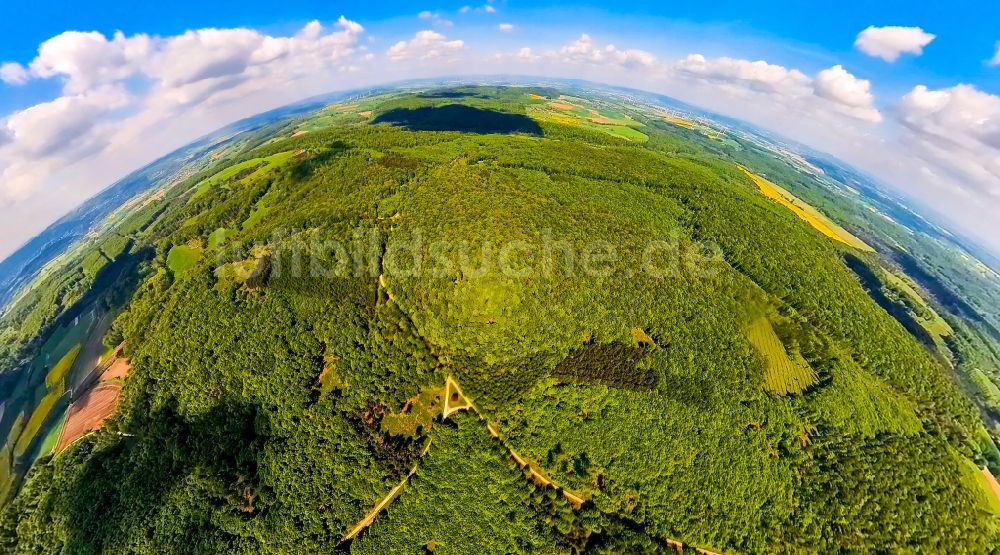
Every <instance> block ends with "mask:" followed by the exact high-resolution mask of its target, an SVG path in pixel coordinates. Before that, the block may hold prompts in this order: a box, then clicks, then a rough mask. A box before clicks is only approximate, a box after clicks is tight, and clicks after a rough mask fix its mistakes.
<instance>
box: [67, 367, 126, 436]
mask: <svg viewBox="0 0 1000 555" xmlns="http://www.w3.org/2000/svg"><path fill="white" fill-rule="evenodd" d="M121 389H122V383H121V382H120V381H110V382H102V383H99V384H97V385H96V386H94V387H93V388H92V389H90V390H89V391H87V392H86V393H84V394H83V395H81V396H80V398H79V399H77V400H76V401H74V402H73V404H72V405H70V406H69V412H68V413H67V415H66V424H65V425H64V426H63V429H62V432H61V433H60V434H59V441H57V442H56V448H55V452H56V453H59V452H61V451H62V450H63V449H65V448H66V447H68V446H69V445H70V444H72V443H73V442H74V441H76V440H78V439H80V438H81V437H83V436H85V435H87V434H88V433H90V432H92V431H94V430H96V429H97V428H99V427H100V426H101V424H103V423H104V421H105V420H107V419H108V418H109V417H110V416H111V415H112V414H113V413H114V412H115V408H116V407H117V406H118V395H119V393H121Z"/></svg>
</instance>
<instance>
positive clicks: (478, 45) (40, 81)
mask: <svg viewBox="0 0 1000 555" xmlns="http://www.w3.org/2000/svg"><path fill="white" fill-rule="evenodd" d="M463 7H465V8H464V9H463ZM421 12H425V13H423V15H422V16H421V15H420V14H421ZM342 16H343V17H344V18H345V19H342V20H341V19H340V18H341V17H342ZM314 20H315V21H317V22H318V23H315V24H311V25H310V22H311V21H314ZM998 21H1000V3H995V2H994V3H987V2H978V3H976V4H973V3H962V2H950V3H930V2H896V1H893V2H870V1H869V2H860V1H854V0H851V1H846V2H824V3H811V4H807V3H804V2H787V1H782V2H745V1H742V2H733V1H728V0H718V1H714V2H712V3H709V4H704V3H694V2H686V3H671V4H664V3H630V4H627V5H623V4H621V3H618V2H585V3H579V2H573V3H569V2H532V3H530V4H529V3H519V2H516V1H511V0H477V1H476V2H469V1H464V2H463V1H459V2H449V1H446V2H427V3H426V4H414V3H412V2H405V3H404V2H395V1H380V2H350V3H347V2H329V1H327V2H318V1H306V2H302V1H284V2H279V3H275V2H260V1H256V0H246V1H242V2H205V1H199V2H188V1H181V2H120V1H118V2H111V1H107V0H92V1H87V2H83V1H72V2H57V3H53V2H44V1H35V2H30V3H29V2H6V3H3V4H0V36H3V37H4V40H3V41H0V257H3V256H6V255H7V254H8V253H9V252H10V251H11V250H12V249H13V248H15V247H16V246H17V244H19V243H21V242H23V241H24V240H26V239H27V238H29V237H30V236H31V235H33V234H34V233H37V232H38V231H40V229H41V228H42V227H44V225H45V224H46V223H48V222H50V221H52V220H53V219H55V218H56V217H58V216H59V215H61V214H62V213H65V212H66V211H68V210H70V209H71V208H72V207H73V206H74V205H75V204H77V203H79V202H81V201H82V200H84V199H85V198H87V197H89V196H91V195H93V194H94V193H96V192H97V191H99V190H100V189H101V188H103V187H105V186H107V185H108V184H109V183H110V182H111V181H113V180H114V179H115V178H117V177H121V176H122V175H124V174H126V173H128V171H130V170H133V169H135V168H136V167H139V166H140V165H142V164H143V163H146V162H148V161H151V160H152V159H155V158H156V157H158V156H160V155H162V154H164V153H166V152H167V151H169V150H171V149H173V148H176V147H178V146H181V145H182V144H185V143H186V142H189V141H190V140H192V139H194V138H196V137H198V136H200V135H201V134H204V133H206V132H209V131H211V130H213V129H214V128H217V127H219V126H222V125H224V124H226V123H229V122H231V121H233V120H235V119H238V118H241V117H246V116H249V115H252V114H254V113H256V112H259V111H262V110H265V109H269V108H274V107H277V106H280V105H282V104H285V103H288V102H291V101H294V100H298V99H300V98H302V97H304V96H307V95H309V94H318V93H321V92H329V91H332V90H342V89H348V88H353V87H355V86H360V85H370V84H377V83H380V82H386V81H390V80H393V79H399V78H408V77H433V76H436V75H456V74H462V73H488V72H504V73H519V74H526V75H553V76H559V77H581V78H589V79H592V80H596V81H603V82H608V83H613V84H620V85H628V86H635V87H637V88H644V89H647V90H653V91H655V92H661V93H665V94H669V95H671V96H675V97H678V98H680V99H681V100H685V101H688V102H692V103H694V104H697V105H700V106H702V107H705V108H708V109H712V110H715V111H718V112H721V113H724V114H726V115H730V116H735V117H740V118H742V119H745V120H747V121H750V122H751V123H755V124H757V125H760V126H763V127H765V128H768V129H771V130H773V131H777V132H779V133H782V134H784V135H786V136H789V137H791V138H793V139H796V140H799V141H802V142H804V143H806V144H809V145H810V146H813V147H816V148H819V149H821V150H825V151H827V152H830V153H832V154H834V155H837V156H839V157H841V158H843V159H845V160H846V161H847V162H849V163H852V164H855V165H857V166H859V167H861V168H862V169H864V170H866V171H869V172H870V173H873V174H875V175H877V176H878V177H880V178H882V179H883V180H885V181H887V182H889V183H890V184H892V185H894V186H896V187H897V189H898V190H900V191H901V192H903V193H904V194H906V195H908V196H910V197H911V198H914V199H916V200H918V201H919V202H921V203H923V204H924V205H932V206H934V207H935V208H937V209H938V210H939V211H941V212H942V213H943V214H944V215H945V216H946V217H948V218H950V219H951V221H952V223H954V224H955V226H956V227H957V228H959V229H960V231H963V232H965V233H967V234H970V235H973V236H975V237H976V238H978V239H979V240H980V241H981V242H985V243H988V244H989V245H990V246H992V247H993V248H994V249H995V250H997V251H1000V224H996V223H993V220H994V219H995V218H994V217H993V214H995V213H997V211H1000V64H990V63H988V62H989V61H990V60H991V59H992V58H993V57H994V56H998V58H997V60H998V61H1000V52H997V48H998V46H997V45H998V44H1000V43H998V41H1000V26H998V25H997V24H996V22H998ZM501 24H504V25H501ZM307 25H310V26H309V27H307ZM869 27H876V28H879V29H875V30H874V31H873V33H874V34H873V35H872V36H871V37H869V38H870V39H871V40H866V42H865V44H864V45H862V46H858V45H856V44H855V41H856V40H858V39H859V36H860V35H859V33H862V32H863V31H865V30H866V29H867V28H869ZM207 28H215V29H218V31H216V32H212V31H206V29H207ZM238 28H247V29H250V31H246V30H240V29H238ZM900 28H903V29H902V30H900ZM70 31H81V32H91V31H96V33H92V34H83V33H72V32H70ZM117 31H120V32H121V33H122V35H121V36H120V37H119V38H115V37H114V34H115V33H116V32H117ZM900 33H902V34H900ZM932 35H933V36H932ZM50 39H51V40H50ZM46 41H48V42H46ZM898 41H902V43H900V42H898ZM43 43H45V44H46V45H47V46H46V49H45V52H44V54H42V53H41V51H40V45H42V44H43ZM900 44H904V46H900ZM905 45H908V46H905ZM921 47H922V48H921ZM887 48H888V50H886V49H887ZM970 215H973V216H975V217H970Z"/></svg>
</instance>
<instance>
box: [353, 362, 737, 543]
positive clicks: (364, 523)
mask: <svg viewBox="0 0 1000 555" xmlns="http://www.w3.org/2000/svg"><path fill="white" fill-rule="evenodd" d="M444 390H445V396H444V405H443V407H442V409H441V418H442V420H447V419H448V417H449V416H451V415H452V414H455V413H456V412H460V411H463V410H470V411H472V412H474V413H475V414H476V416H477V417H478V418H479V420H480V421H482V422H483V423H484V424H485V425H486V429H487V431H489V433H490V436H491V437H493V438H494V439H496V440H497V441H498V442H500V445H502V446H503V447H504V449H506V450H507V453H508V454H510V456H511V458H512V459H514V462H516V463H517V464H518V466H520V467H521V468H522V469H524V468H527V469H528V471H529V472H530V474H531V477H532V481H533V482H535V483H536V484H538V485H540V486H543V487H552V488H555V489H556V490H557V491H559V492H560V493H562V495H563V497H565V498H566V500H567V501H569V502H570V504H571V505H572V506H573V509H574V510H580V507H581V506H583V504H584V503H585V502H586V499H585V498H584V497H583V496H581V495H578V494H576V493H573V492H571V491H569V490H567V489H565V488H562V487H560V486H559V485H558V484H556V483H555V482H553V481H552V479H551V478H550V477H549V476H548V475H546V474H545V473H544V472H542V470H541V469H540V468H539V467H538V465H537V464H535V463H534V462H532V461H531V460H530V459H526V458H524V457H522V456H521V454H520V453H518V452H517V451H515V450H514V449H513V448H512V447H511V446H510V445H508V444H507V442H506V441H504V440H503V438H501V437H500V433H499V432H498V431H497V429H496V428H495V427H494V426H493V424H491V423H490V422H489V421H488V420H486V418H485V417H484V416H483V415H482V413H480V412H479V409H478V408H476V405H475V404H474V403H473V402H472V400H471V399H469V398H468V397H466V396H465V393H463V392H462V388H461V387H459V385H458V382H457V381H455V378H454V377H453V376H451V375H449V376H448V377H447V378H446V379H445V381H444ZM430 447H431V442H430V440H428V441H427V446H426V447H424V450H423V452H421V453H420V456H421V457H423V456H424V455H426V454H427V453H428V452H429V451H430ZM418 467H419V463H418V464H414V465H413V468H411V469H410V472H409V474H407V475H406V477H404V478H403V480H402V481H401V482H400V483H399V484H398V485H397V486H396V487H394V488H392V491H390V492H389V494H388V495H386V496H385V497H384V498H383V499H382V500H381V501H379V502H378V504H376V505H375V506H374V507H373V508H372V510H371V511H369V512H368V514H367V515H366V516H365V518H364V519H362V520H361V521H359V522H358V523H357V524H355V525H354V527H353V528H351V530H350V532H348V533H347V534H346V535H345V536H344V537H343V538H342V539H341V540H340V542H341V543H344V542H346V541H348V540H351V539H353V538H354V537H356V536H357V535H358V534H360V533H361V532H362V531H364V530H365V529H366V528H368V527H369V526H371V524H372V523H373V522H375V517H376V516H378V514H379V513H380V512H381V511H382V509H384V508H385V507H386V506H387V505H388V504H389V503H391V502H392V501H393V500H394V499H395V498H396V497H397V496H398V495H399V493H400V492H401V491H402V490H403V487H405V486H406V484H407V483H408V482H409V480H410V477H412V476H413V475H414V474H416V473H417V469H418ZM666 543H667V545H668V546H669V547H673V548H674V549H676V550H677V552H678V553H682V552H683V549H684V545H685V544H684V543H682V542H680V541H677V540H673V539H667V540H666ZM691 547H693V546H691ZM694 550H695V551H696V552H697V553H700V554H702V555H719V554H718V553H716V552H714V551H709V550H707V549H702V548H698V547H694Z"/></svg>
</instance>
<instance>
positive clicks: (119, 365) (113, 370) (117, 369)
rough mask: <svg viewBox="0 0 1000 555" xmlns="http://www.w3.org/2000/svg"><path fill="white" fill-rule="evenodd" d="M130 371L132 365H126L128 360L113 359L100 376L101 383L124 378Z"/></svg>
mask: <svg viewBox="0 0 1000 555" xmlns="http://www.w3.org/2000/svg"><path fill="white" fill-rule="evenodd" d="M131 369H132V365H131V364H129V363H128V359H124V358H118V359H115V361H114V362H113V363H111V366H109V367H108V369H107V370H105V371H104V373H103V374H101V381H102V382H103V381H107V380H111V379H114V378H125V377H128V371H129V370H131Z"/></svg>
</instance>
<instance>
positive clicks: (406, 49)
mask: <svg viewBox="0 0 1000 555" xmlns="http://www.w3.org/2000/svg"><path fill="white" fill-rule="evenodd" d="M463 48H465V43H464V42H463V41H461V40H448V37H446V36H444V35H442V34H441V33H438V32H436V31H431V30H424V31H417V34H415V35H414V36H413V38H412V39H410V40H409V41H405V40H401V41H399V42H397V43H396V44H394V45H392V46H391V47H390V48H389V50H388V52H386V55H387V56H389V58H390V59H392V60H413V59H416V60H429V59H432V58H442V57H446V56H451V55H454V54H456V53H458V52H461V51H462V49H463Z"/></svg>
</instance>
